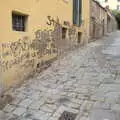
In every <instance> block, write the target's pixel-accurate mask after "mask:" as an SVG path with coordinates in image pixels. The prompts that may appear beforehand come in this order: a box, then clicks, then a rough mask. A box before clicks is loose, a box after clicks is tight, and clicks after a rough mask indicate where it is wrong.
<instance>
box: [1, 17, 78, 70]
mask: <svg viewBox="0 0 120 120" xmlns="http://www.w3.org/2000/svg"><path fill="white" fill-rule="evenodd" d="M47 25H48V26H54V29H53V30H52V29H49V30H47V29H45V30H37V31H36V32H35V38H34V39H33V40H30V38H29V37H27V36H25V37H23V38H22V39H19V40H18V41H16V42H8V43H2V44H1V51H0V54H1V61H0V65H1V67H2V71H3V72H4V71H6V70H8V69H10V68H12V67H13V66H14V65H17V64H19V65H21V66H24V67H26V66H27V65H29V66H32V67H34V62H35V61H36V59H41V58H42V57H44V56H45V55H52V54H57V53H58V51H59V49H62V50H63V51H64V50H65V49H64V48H66V47H69V44H70V42H71V41H72V40H75V39H76V35H77V34H76V29H75V27H73V26H69V28H68V29H67V32H66V34H67V36H68V38H66V39H65V40H63V39H62V32H63V31H62V25H61V24H60V22H59V18H58V17H57V18H56V19H54V18H53V17H51V16H47ZM72 42H73V41H72ZM42 63H45V62H44V61H42Z"/></svg>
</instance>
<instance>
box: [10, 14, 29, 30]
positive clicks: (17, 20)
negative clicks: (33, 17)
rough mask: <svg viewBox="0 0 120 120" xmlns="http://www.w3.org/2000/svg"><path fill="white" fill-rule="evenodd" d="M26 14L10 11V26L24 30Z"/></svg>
mask: <svg viewBox="0 0 120 120" xmlns="http://www.w3.org/2000/svg"><path fill="white" fill-rule="evenodd" d="M26 19H27V16H25V15H19V14H16V13H12V28H13V30H14V31H25V26H26V25H25V24H26Z"/></svg>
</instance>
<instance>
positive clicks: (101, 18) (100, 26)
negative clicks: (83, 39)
mask: <svg viewBox="0 0 120 120" xmlns="http://www.w3.org/2000/svg"><path fill="white" fill-rule="evenodd" d="M90 6H91V7H90V8H91V15H90V18H91V19H90V36H91V39H95V38H100V37H102V36H104V35H105V34H106V33H107V32H112V31H113V30H115V29H116V20H115V19H114V17H113V16H112V15H111V13H110V12H109V11H108V10H107V9H105V8H103V7H102V6H101V5H100V4H99V3H98V2H96V1H95V0H92V1H91V5H90ZM108 17H109V20H108Z"/></svg>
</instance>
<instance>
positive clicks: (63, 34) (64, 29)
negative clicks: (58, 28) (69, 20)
mask: <svg viewBox="0 0 120 120" xmlns="http://www.w3.org/2000/svg"><path fill="white" fill-rule="evenodd" d="M66 34H67V28H64V27H63V28H62V39H66Z"/></svg>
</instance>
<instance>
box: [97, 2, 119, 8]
mask: <svg viewBox="0 0 120 120" xmlns="http://www.w3.org/2000/svg"><path fill="white" fill-rule="evenodd" d="M99 1H100V2H101V4H102V5H103V6H104V7H107V8H109V9H112V10H120V0H99Z"/></svg>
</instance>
